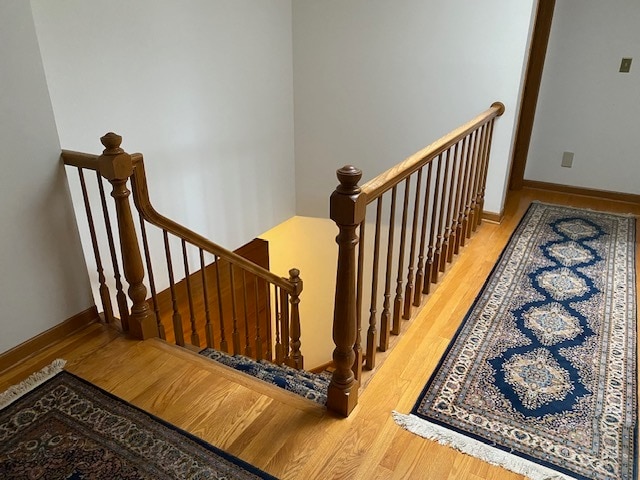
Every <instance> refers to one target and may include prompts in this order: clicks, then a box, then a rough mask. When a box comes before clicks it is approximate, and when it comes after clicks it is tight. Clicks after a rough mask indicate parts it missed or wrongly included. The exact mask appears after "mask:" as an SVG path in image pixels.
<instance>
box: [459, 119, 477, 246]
mask: <svg viewBox="0 0 640 480" xmlns="http://www.w3.org/2000/svg"><path fill="white" fill-rule="evenodd" d="M471 135H473V139H472V141H471V154H470V159H469V162H470V163H469V179H468V180H467V181H468V183H469V187H468V190H467V199H466V201H465V210H464V221H463V224H462V231H463V233H464V238H465V239H466V238H471V222H472V221H473V217H472V215H473V213H472V212H473V209H472V208H471V207H472V201H473V188H474V185H473V182H474V180H475V172H476V169H477V156H478V142H479V140H478V139H479V137H480V132H479V130H478V129H476V130H474V131H473V132H472V133H471ZM462 245H464V242H463V243H462Z"/></svg>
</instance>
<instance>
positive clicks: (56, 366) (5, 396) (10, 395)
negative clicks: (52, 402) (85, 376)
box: [0, 358, 67, 409]
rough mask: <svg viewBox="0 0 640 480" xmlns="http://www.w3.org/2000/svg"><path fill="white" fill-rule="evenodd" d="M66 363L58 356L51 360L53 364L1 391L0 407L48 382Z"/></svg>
mask: <svg viewBox="0 0 640 480" xmlns="http://www.w3.org/2000/svg"><path fill="white" fill-rule="evenodd" d="M66 363H67V361H66V360H62V359H61V358H58V359H56V360H54V361H53V362H51V364H49V365H47V366H46V367H44V368H43V369H42V370H40V371H38V372H35V373H32V374H31V375H29V377H28V378H27V379H26V380H24V381H22V382H20V383H18V384H17V385H12V386H11V387H9V388H8V389H7V390H5V391H4V392H2V393H0V409H2V408H5V407H6V406H8V405H10V404H12V403H13V402H15V401H16V400H17V399H19V398H20V397H22V396H23V395H24V394H26V393H28V392H30V391H31V390H33V389H34V388H36V387H37V386H38V385H40V384H42V383H44V382H46V381H47V380H49V379H50V378H51V377H53V376H54V375H56V374H58V373H60V372H61V371H62V369H63V368H64V366H65V365H66Z"/></svg>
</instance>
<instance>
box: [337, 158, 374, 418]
mask: <svg viewBox="0 0 640 480" xmlns="http://www.w3.org/2000/svg"><path fill="white" fill-rule="evenodd" d="M336 173H337V176H338V181H339V182H340V185H338V187H337V188H336V190H335V191H334V192H333V194H332V195H331V203H330V211H331V214H330V215H331V219H332V220H333V221H334V222H336V225H337V226H338V229H339V230H340V231H339V233H338V236H337V237H336V243H337V244H338V268H337V273H336V295H335V304H334V310H333V341H334V343H335V345H336V348H335V349H334V351H333V362H334V365H335V368H336V369H335V371H334V372H333V377H332V378H331V384H330V385H329V391H328V394H327V408H328V409H329V410H331V411H334V412H336V413H338V414H340V415H343V416H345V417H346V416H348V415H349V413H351V411H352V410H353V409H354V408H355V406H356V405H357V403H358V387H359V384H358V382H357V381H356V379H355V377H354V374H353V370H352V367H353V362H354V360H355V353H354V351H353V345H354V343H355V341H356V334H357V331H356V330H357V325H356V323H357V318H356V272H357V264H356V245H357V244H358V235H357V233H356V229H357V227H358V225H360V223H361V222H362V221H363V220H364V216H365V211H366V202H365V199H364V197H363V196H362V195H361V191H360V187H359V186H358V181H360V178H362V171H361V170H359V169H357V168H356V167H353V166H351V165H347V166H345V167H342V168H341V169H340V170H338V171H337V172H336Z"/></svg>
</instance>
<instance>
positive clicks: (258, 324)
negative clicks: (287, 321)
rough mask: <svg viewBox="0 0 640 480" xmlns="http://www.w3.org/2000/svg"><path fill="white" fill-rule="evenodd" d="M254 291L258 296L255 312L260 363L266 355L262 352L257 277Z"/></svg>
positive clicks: (257, 350) (258, 297)
mask: <svg viewBox="0 0 640 480" xmlns="http://www.w3.org/2000/svg"><path fill="white" fill-rule="evenodd" d="M253 290H254V292H255V294H256V303H255V306H256V308H255V310H256V360H258V361H260V360H262V359H263V358H264V354H263V351H262V335H261V333H260V312H259V308H258V307H259V306H260V295H259V290H258V277H257V275H254V276H253Z"/></svg>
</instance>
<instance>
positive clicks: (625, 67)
mask: <svg viewBox="0 0 640 480" xmlns="http://www.w3.org/2000/svg"><path fill="white" fill-rule="evenodd" d="M631 60H633V59H632V58H623V59H622V62H620V73H629V72H630V71H631Z"/></svg>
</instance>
